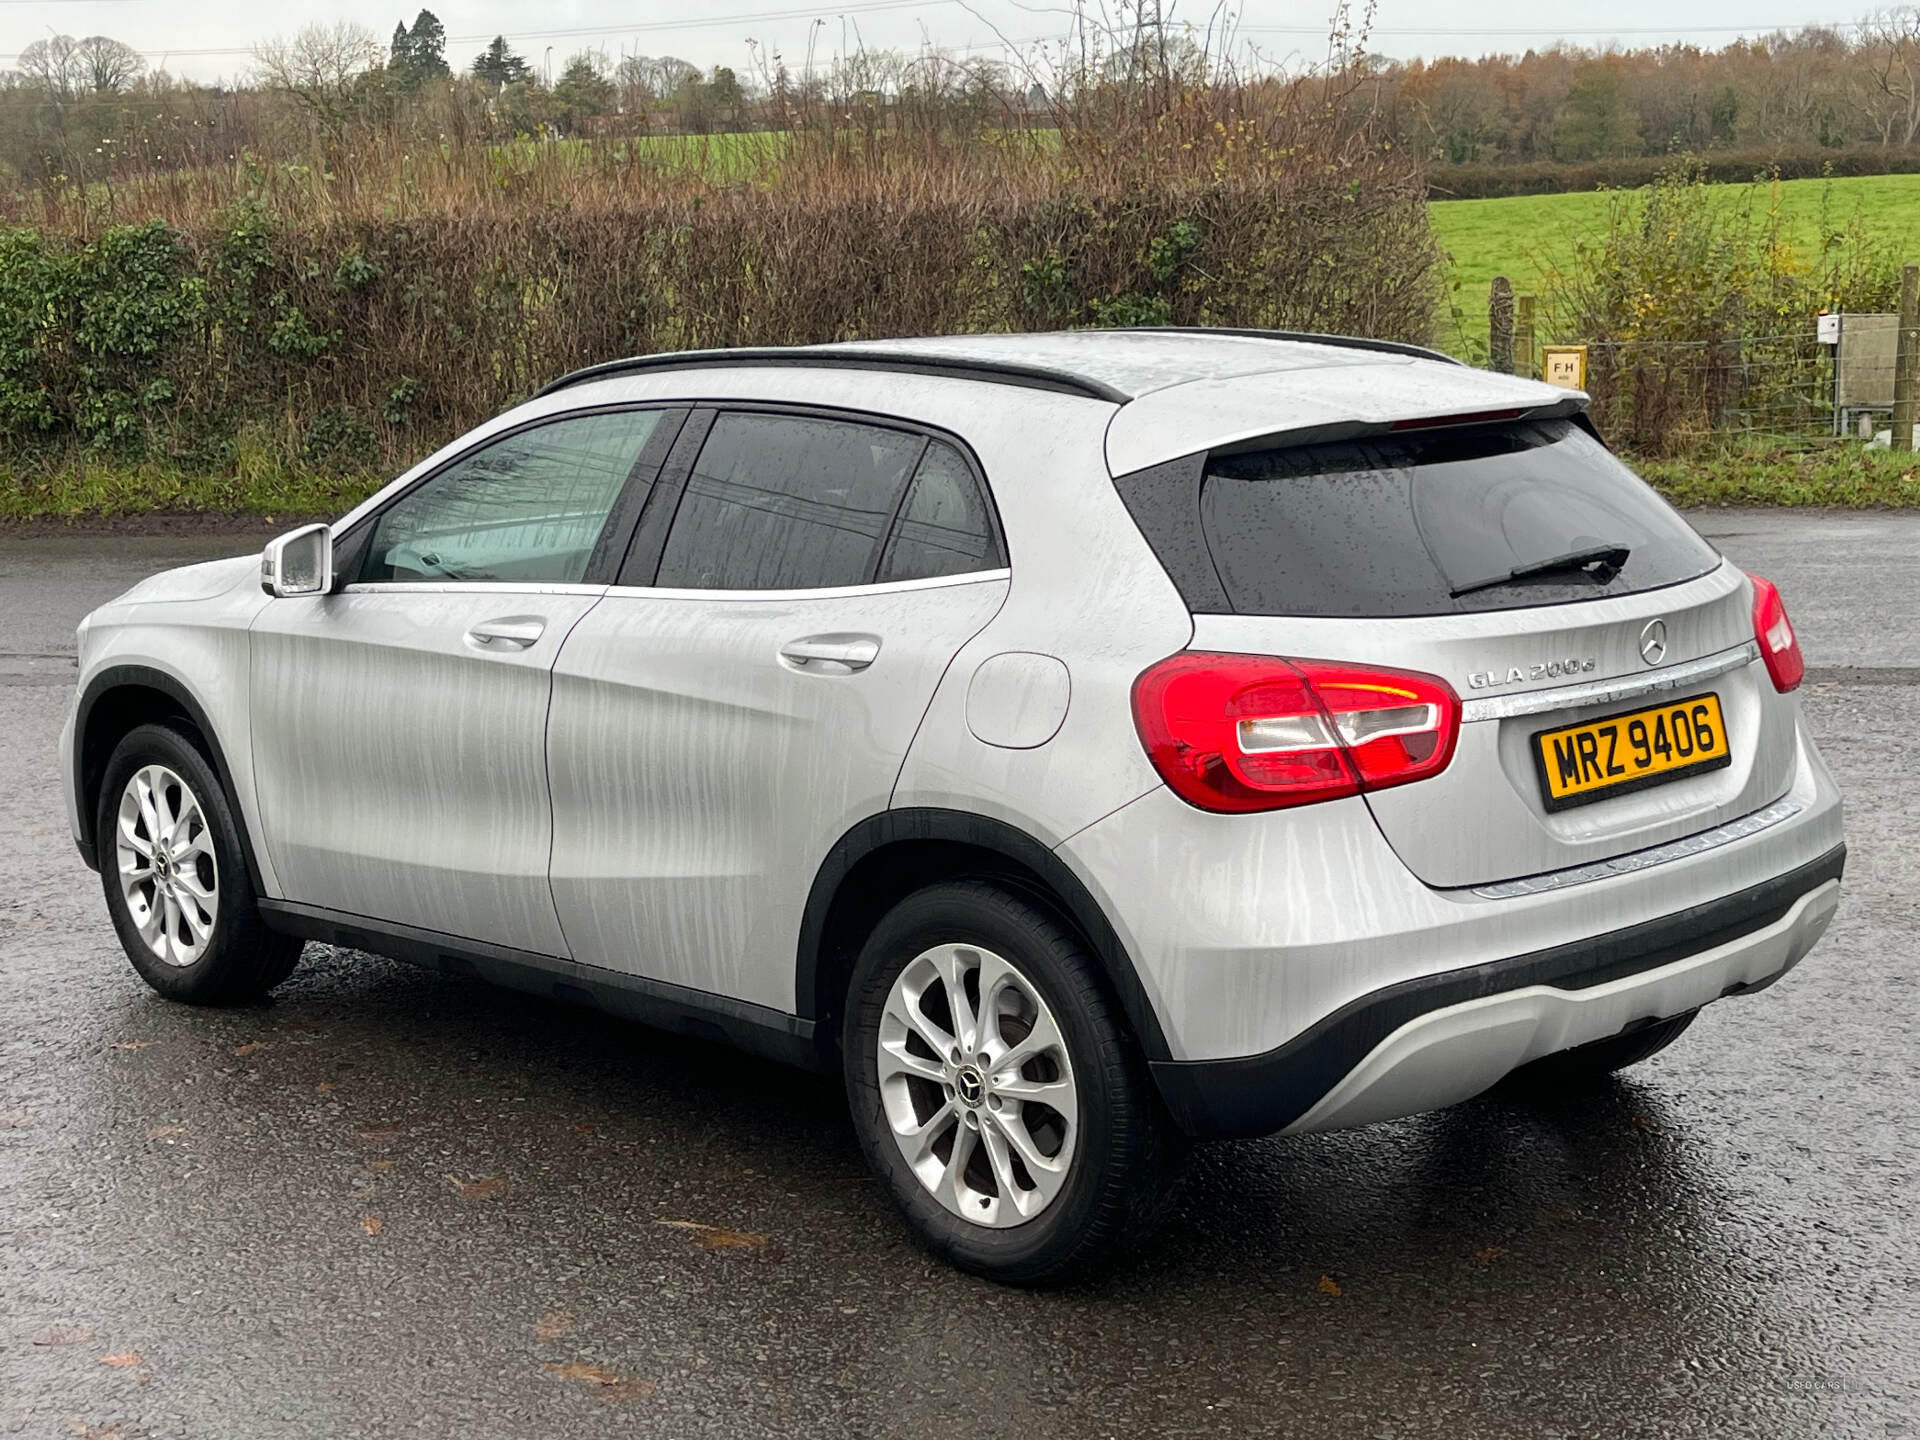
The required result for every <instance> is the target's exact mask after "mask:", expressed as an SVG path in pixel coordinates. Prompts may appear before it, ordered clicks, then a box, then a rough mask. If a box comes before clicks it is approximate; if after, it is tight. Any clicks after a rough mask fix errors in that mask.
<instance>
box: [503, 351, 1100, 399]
mask: <svg viewBox="0 0 1920 1440" xmlns="http://www.w3.org/2000/svg"><path fill="white" fill-rule="evenodd" d="M736 365H737V366H769V367H771V366H776V365H812V366H817V367H820V368H823V369H831V370H890V371H895V372H900V371H905V372H906V373H908V374H913V375H939V376H945V377H947V378H949V379H957V380H983V381H986V382H988V383H989V384H994V385H1021V386H1025V387H1026V388H1027V389H1030V390H1052V391H1055V392H1057V393H1059V394H1062V395H1081V396H1085V397H1087V398H1088V399H1092V400H1105V401H1108V402H1109V403H1111V404H1114V405H1125V404H1126V403H1127V402H1128V401H1129V400H1131V399H1132V398H1133V397H1132V396H1131V395H1128V394H1127V393H1126V392H1125V391H1122V390H1116V389H1114V388H1113V386H1111V385H1103V384H1102V383H1101V382H1100V381H1098V380H1093V379H1090V378H1088V377H1087V376H1085V375H1076V374H1074V373H1073V372H1072V371H1070V370H1054V369H1050V368H1048V367H1046V366H1041V365H1021V364H1017V363H1015V362H1012V361H1003V360H983V359H976V358H974V357H972V356H964V355H915V354H914V353H913V352H911V351H905V350H852V349H847V350H835V349H832V348H829V347H824V346H823V347H818V348H815V347H811V346H810V347H806V348H801V347H776V346H767V347H762V348H758V349H742V350H675V351H671V352H668V353H666V354H662V355H636V356H634V357H633V358H632V359H628V360H608V361H605V362H603V363H601V364H599V365H589V366H587V367H586V369H584V370H575V371H574V372H573V373H572V374H571V375H562V376H561V377H560V378H559V379H558V380H555V381H554V382H553V383H552V384H550V385H545V386H542V387H541V388H540V389H538V390H536V391H534V393H533V396H532V398H533V399H536V400H537V399H539V398H540V397H541V396H543V395H551V394H553V393H554V392H555V391H556V390H565V389H567V388H569V387H570V386H574V385H584V384H586V383H587V382H588V381H590V380H608V379H612V378H613V377H614V376H617V375H638V374H644V373H645V372H647V371H650V370H704V369H711V368H714V367H717V366H736Z"/></svg>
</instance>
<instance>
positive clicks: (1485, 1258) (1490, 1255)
mask: <svg viewBox="0 0 1920 1440" xmlns="http://www.w3.org/2000/svg"><path fill="white" fill-rule="evenodd" d="M1506 1253H1507V1247H1506V1246H1504V1245H1489V1246H1487V1248H1486V1249H1484V1250H1476V1251H1474V1252H1473V1263H1474V1264H1476V1265H1491V1264H1492V1263H1493V1262H1494V1261H1496V1260H1498V1259H1499V1258H1500V1257H1501V1256H1502V1255H1504V1254H1506Z"/></svg>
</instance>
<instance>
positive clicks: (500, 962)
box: [259, 900, 830, 1071]
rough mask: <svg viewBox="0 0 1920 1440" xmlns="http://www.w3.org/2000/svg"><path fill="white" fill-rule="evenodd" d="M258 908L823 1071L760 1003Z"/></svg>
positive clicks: (343, 940)
mask: <svg viewBox="0 0 1920 1440" xmlns="http://www.w3.org/2000/svg"><path fill="white" fill-rule="evenodd" d="M259 905H260V915H261V918H262V919H263V920H265V921H266V923H267V924H268V925H269V926H270V927H271V928H272V929H274V930H277V931H279V932H280V933H281V934H283V935H294V936H297V937H299V938H300V939H302V940H318V941H320V942H321V943H322V944H325V945H339V946H342V947H344V948H346V949H349V950H366V951H370V952H372V953H373V954H375V955H385V956H387V957H388V958H389V959H393V960H403V961H405V962H407V963H408V964H410V965H418V966H421V967H422V968H423V969H427V970H433V971H437V972H438V973H439V974H442V975H454V976H461V977H465V978H468V979H475V980H485V981H487V982H488V983H490V984H493V985H502V986H505V987H507V988H508V989H510V990H523V991H525V992H526V993H528V994H530V995H539V996H542V997H544V998H546V999H550V1000H562V1001H565V1002H567V1003H569V1004H574V1005H586V1006H588V1007H590V1008H592V1009H595V1010H604V1011H605V1012H607V1013H608V1014H610V1015H618V1016H620V1017H621V1018H622V1019H626V1020H638V1021H639V1022H640V1023H642V1024H643V1025H652V1026H655V1027H656V1028H658V1029H661V1030H671V1031H673V1032H674V1033H675V1034H677V1035H690V1036H693V1037H694V1038H696V1039H700V1040H713V1041H718V1042H719V1043H721V1044H723V1045H732V1046H734V1047H736V1048H737V1049H741V1050H745V1051H748V1052H750V1053H752V1054H755V1055H763V1056H765V1057H766V1058H767V1059H769V1060H778V1061H780V1062H782V1063H783V1064H787V1065H798V1066H800V1067H801V1068H803V1069H807V1070H820V1071H824V1070H826V1069H828V1068H830V1067H829V1065H828V1063H827V1060H826V1058H825V1057H824V1056H823V1055H822V1054H821V1053H820V1048H819V1046H817V1045H816V1044H815V1043H814V1022H813V1021H811V1020H803V1019H801V1018H800V1017H799V1016H797V1015H787V1014H784V1013H782V1012H781V1011H778V1010H774V1009H771V1008H769V1007H768V1006H765V1005H755V1004H753V1003H752V1002H750V1001H746V1000H733V999H730V998H728V997H727V996H725V995H713V994H709V993H708V992H706V991H704V990H693V989H689V988H688V987H686V986H684V985H669V984H666V983H664V982H661V981H658V980H648V979H645V978H644V977H642V976H639V975H627V974H624V973H622V972H621V971H618V970H603V969H601V968H599V967H598V966H594V965H582V964H579V963H578V962H576V961H573V960H562V959H560V958H558V957H557V956H552V955H536V954H533V953H531V952H528V951H525V950H514V949H510V948H508V947H507V946H504V945H489V944H487V943H486V942H484V941H480V940H467V939H464V938H461V937H458V936H453V935H442V934H440V933H439V932H438V931H435V930H421V929H417V928H415V927H414V926H411V925H395V924H391V923H389V922H387V921H384V920H372V919H368V918H367V917H366V916H364V915H351V914H347V913H345V912H343V911H339V910H329V909H326V908H325V907H323V906H319V905H302V904H299V903H298V902H296V901H292V900H262V901H260V902H259Z"/></svg>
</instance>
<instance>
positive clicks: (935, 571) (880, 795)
mask: <svg viewBox="0 0 1920 1440" xmlns="http://www.w3.org/2000/svg"><path fill="white" fill-rule="evenodd" d="M688 432H689V433H688V436H687V437H686V439H685V441H684V442H683V448H682V450H680V451H677V452H676V454H675V457H674V462H673V464H671V465H670V466H669V472H668V476H666V477H663V480H662V483H661V485H660V487H659V488H658V490H657V492H656V496H655V500H654V502H653V503H652V504H651V505H650V507H649V510H648V513H647V516H646V518H645V519H644V520H643V521H642V524H641V534H640V538H639V540H638V541H636V544H635V547H634V554H633V555H632V556H631V557H630V558H629V561H628V568H627V570H626V571H625V572H624V573H623V574H622V576H621V583H620V584H619V585H617V586H615V587H614V588H613V589H612V590H611V591H610V592H609V593H608V595H607V597H606V598H605V599H604V600H603V601H602V602H601V603H600V605H598V606H597V607H596V608H595V609H594V611H593V613H592V614H590V615H589V616H588V617H587V618H586V619H585V620H583V621H582V622H581V623H580V624H579V625H578V626H577V627H575V629H574V631H573V633H572V635H571V636H570V637H569V638H568V640H567V643H566V645H565V647H564V648H563V649H562V651H561V653H560V658H559V662H558V664H557V666H556V668H555V672H554V695H553V712H552V719H551V723H550V727H549V732H548V758H549V768H550V770H551V774H552V781H553V808H554V823H555V833H554V850H553V868H552V879H553V894H554V899H555V903H556V905H557V906H558V911H559V916H560V922H561V924H562V926H563V927H564V929H565V932H566V937H567V941H568V944H569V947H570V950H571V953H572V955H573V958H575V959H576V960H579V961H582V962H584V963H586V964H590V965H598V966H602V967H605V968H607V969H612V970H621V971H627V972H630V973H633V974H638V975H642V976H645V977H647V978H649V979H653V980H657V981H662V982H667V983H670V984H675V985H682V986H687V987H690V988H693V989H696V990H702V991H707V992H712V993H717V994H722V995H727V996H730V997H734V998H738V999H744V1000H749V1001H753V1002H756V1003H759V1004H763V1005H767V1006H770V1007H773V1008H776V1009H779V1010H782V1011H789V1012H790V1011H791V1010H792V1009H793V1006H794V992H793V983H794V959H795V946H796V942H797V939H798V936H799V930H800V918H801V911H802V909H803V908H804V906H805V903H806V898H807V894H808V891H809V889H810V887H811V885H812V882H813V878H814V875H815V873H816V872H817V871H818V869H819V866H820V863H821V861H822V860H823V859H824V858H825V856H826V854H827V851H828V850H829V849H830V848H831V846H832V845H833V843H834V842H835V841H836V840H837V839H839V838H840V836H841V835H843V834H845V833H846V831H847V830H849V829H850V828H851V827H852V826H853V825H855V824H856V823H857V822H858V821H860V820H862V819H864V818H866V817H867V816H870V815H873V814H877V813H879V812H880V811H883V810H885V809H886V807H887V804H888V802H889V799H890V797H891V795H892V791H893V785H894V781H895V779H896V777H897V776H898V774H899V770H900V765H901V763H902V760H903V758H904V757H905V755H906V751H907V747H908V745H909V744H910V743H911V741H912V739H913V735H914V731H915V730H916V728H917V727H918V725H919V723H920V719H921V716H922V715H923V714H924V712H925V710H926V707H927V704H928V702H929V700H930V699H931V697H932V695H933V692H934V689H935V687H936V686H937V685H938V683H939V681H940V677H941V675H942V674H943V673H944V671H945V670H946V667H947V664H948V662H949V661H950V660H951V659H952V658H953V655H954V653H955V652H956V651H957V650H958V649H959V648H960V647H961V645H963V644H964V643H965V642H966V641H967V640H969V639H970V638H972V636H973V635H974V634H976V633H977V632H978V631H979V630H980V629H981V628H982V627H983V626H984V625H985V624H986V623H987V621H988V620H989V619H991V618H992V616H993V614H994V612H995V611H996V610H998V609H999V607H1000V604H1001V602H1002V601H1003V599H1004V598H1005V595H1006V591H1007V571H1006V562H1005V559H1004V552H1003V549H1002V545H1001V541H1000V539H999V536H998V532H997V528H996V523H995V520H994V517H993V514H992V510H991V507H990V504H989V502H988V499H987V493H986V491H985V488H984V485H983V483H982V480H981V477H980V476H979V474H978V471H977V469H976V467H975V465H974V463H973V461H972V459H971V457H970V456H969V455H968V454H966V453H965V452H964V451H963V449H962V448H961V447H960V446H959V444H958V443H957V442H954V441H952V440H949V439H946V438H943V437H935V436H929V435H926V434H922V433H920V432H918V431H915V430H912V429H908V428H903V427H901V426H899V425H897V424H894V423H890V422H885V421H878V420H875V421H868V420H864V419H855V418H852V417H846V416H823V415H817V414H803V413H793V412H780V411H772V410H767V411H756V410H726V411H720V412H717V413H716V412H708V413H705V414H699V413H697V414H696V416H695V418H694V420H693V421H692V422H690V423H689V425H688ZM696 452H697V458H696Z"/></svg>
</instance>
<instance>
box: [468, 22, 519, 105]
mask: <svg viewBox="0 0 1920 1440" xmlns="http://www.w3.org/2000/svg"><path fill="white" fill-rule="evenodd" d="M473 78H474V79H476V80H481V81H484V82H485V83H486V84H487V85H489V86H491V87H492V89H493V92H494V93H495V94H496V95H497V94H499V93H500V91H502V90H504V89H505V88H506V87H507V86H509V85H518V84H520V83H521V82H523V81H526V80H530V79H532V78H533V67H532V66H531V65H529V64H527V62H526V61H525V60H523V59H521V58H520V57H519V56H518V55H516V54H514V53H513V51H511V50H509V49H508V48H507V38H506V36H504V35H496V36H494V37H493V39H492V40H491V41H490V42H489V43H488V45H487V48H486V49H484V50H482V51H481V52H480V53H479V54H478V55H476V56H475V57H474V60H473Z"/></svg>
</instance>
